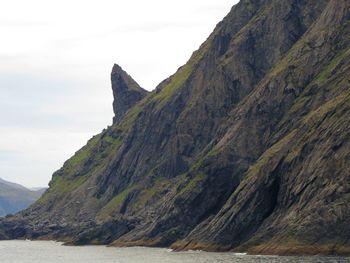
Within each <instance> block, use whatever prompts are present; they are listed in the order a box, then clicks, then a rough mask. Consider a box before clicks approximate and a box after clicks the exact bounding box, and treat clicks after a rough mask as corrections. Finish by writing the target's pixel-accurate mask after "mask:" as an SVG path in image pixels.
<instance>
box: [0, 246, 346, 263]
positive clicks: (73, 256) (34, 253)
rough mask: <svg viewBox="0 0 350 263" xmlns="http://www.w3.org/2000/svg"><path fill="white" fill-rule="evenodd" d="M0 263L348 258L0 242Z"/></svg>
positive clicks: (286, 262) (257, 262) (253, 262)
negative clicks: (268, 255) (248, 254)
mask: <svg viewBox="0 0 350 263" xmlns="http://www.w3.org/2000/svg"><path fill="white" fill-rule="evenodd" d="M0 262H1V263H24V262H25V263H27V262H28V263H32V262H35V263H42V262H52V263H175V262H176V263H214V262H219V263H226V262H230V263H232V262H237V263H265V262H269V263H270V262H271V263H280V262H281V263H282V262H283V263H294V262H309V263H314V262H315V263H316V262H317V263H325V262H327V263H332V262H334V263H338V262H350V258H348V259H347V258H343V259H341V258H332V257H305V258H303V257H274V256H270V257H267V256H247V255H236V254H234V253H206V252H170V250H167V249H157V248H107V247H103V246H88V247H66V246H62V245H61V244H60V243H55V242H51V241H35V242H31V241H0Z"/></svg>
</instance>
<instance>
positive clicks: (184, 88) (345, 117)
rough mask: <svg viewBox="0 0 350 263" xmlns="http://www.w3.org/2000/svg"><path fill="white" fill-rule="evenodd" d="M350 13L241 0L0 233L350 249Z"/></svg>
mask: <svg viewBox="0 0 350 263" xmlns="http://www.w3.org/2000/svg"><path fill="white" fill-rule="evenodd" d="M349 21H350V2H349V1H347V0H308V1H306V0H300V1H295V0H241V1H240V3H239V4H237V5H235V6H234V7H233V8H232V10H231V12H230V13H229V14H228V16H227V17H226V18H224V20H223V21H222V22H220V23H219V24H218V25H217V27H216V28H215V30H214V32H213V33H212V34H211V35H210V37H209V38H208V39H207V40H206V41H205V42H204V43H203V45H202V46H201V47H200V49H199V50H198V51H196V52H194V53H193V55H192V57H191V58H190V60H189V61H188V63H186V65H184V66H183V67H181V68H180V69H179V70H178V71H177V72H176V73H175V74H174V75H173V76H171V77H170V78H168V79H167V80H165V81H164V82H162V83H161V84H160V85H159V86H158V87H157V88H156V89H155V91H153V92H151V93H149V94H147V95H146V96H144V98H143V99H141V100H139V101H138V102H133V103H131V104H133V106H130V107H129V106H127V107H125V108H123V109H124V111H119V110H116V114H119V112H124V113H123V114H124V115H123V117H117V121H116V122H115V123H114V125H113V126H111V127H109V128H108V129H106V130H104V131H103V132H102V133H101V134H99V135H97V136H95V137H93V138H92V139H91V140H90V141H89V142H88V143H87V145H86V146H85V147H83V148H82V149H81V150H79V151H78V152H77V153H76V154H75V155H74V156H73V157H72V158H71V159H69V160H68V161H67V162H66V163H65V164H64V165H63V167H62V168H61V169H60V170H59V171H57V172H56V173H54V175H53V178H52V181H51V183H50V189H49V190H48V191H47V192H46V193H45V195H44V196H43V197H42V198H41V199H40V200H39V201H38V202H37V203H36V204H35V205H34V206H32V207H31V208H30V209H27V210H26V211H24V212H22V213H20V214H17V215H16V216H14V217H11V218H7V219H6V220H3V221H1V222H0V229H1V231H0V234H1V233H2V234H1V235H2V236H5V237H6V238H18V237H26V238H38V237H45V238H55V239H61V240H66V241H68V242H69V243H72V244H87V243H94V244H96V243H97V244H107V243H108V244H113V245H115V246H132V245H144V246H171V247H172V248H174V249H204V250H215V251H220V250H223V251H226V250H234V251H248V252H251V253H269V254H271V253H272V254H319V253H321V254H350V239H349V237H350V227H349V226H350V207H349V204H350V143H349V142H350V140H349V138H350V133H349V131H350V129H349V128H350V89H349V83H350V79H349V76H350V49H349V47H350V32H349V31H350V23H349ZM117 75H118V74H117ZM122 75H123V76H124V77H123V78H122V79H125V74H122ZM126 79H129V78H126ZM130 79H131V78H130ZM130 79H129V80H130ZM112 82H113V77H112ZM132 83H133V82H132ZM127 86H128V87H131V86H133V85H130V84H128V85H127ZM137 87H138V85H137ZM129 89H130V88H129ZM129 89H128V90H129ZM137 90H139V89H137ZM117 95H118V94H117ZM126 97H127V96H126ZM116 98H118V96H116ZM119 98H122V97H119ZM124 101H127V100H124ZM131 104H130V105H131ZM108 229H112V230H111V231H108Z"/></svg>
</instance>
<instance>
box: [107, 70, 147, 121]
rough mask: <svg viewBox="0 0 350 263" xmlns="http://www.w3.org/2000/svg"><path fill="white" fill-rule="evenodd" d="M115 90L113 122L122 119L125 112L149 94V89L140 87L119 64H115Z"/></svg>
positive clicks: (113, 88)
mask: <svg viewBox="0 0 350 263" xmlns="http://www.w3.org/2000/svg"><path fill="white" fill-rule="evenodd" d="M111 81H112V90H113V97H114V101H113V110H114V114H115V116H114V118H113V123H116V122H118V121H120V120H121V119H122V118H123V116H124V115H125V113H126V112H127V111H128V110H129V109H130V108H131V107H132V106H134V105H135V104H136V103H137V102H138V101H140V100H141V99H142V98H144V97H145V96H146V95H147V93H148V92H147V91H146V90H144V89H143V88H141V87H140V85H139V84H137V82H136V81H135V80H134V79H133V78H132V77H130V76H129V74H128V73H126V72H125V71H124V70H123V69H122V68H121V67H120V66H119V65H117V64H114V66H113V69H112V73H111Z"/></svg>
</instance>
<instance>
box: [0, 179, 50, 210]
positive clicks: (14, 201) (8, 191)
mask: <svg viewBox="0 0 350 263" xmlns="http://www.w3.org/2000/svg"><path fill="white" fill-rule="evenodd" d="M44 190H45V189H43V188H40V189H37V190H35V191H34V190H29V189H27V188H25V187H24V186H21V185H19V184H14V183H10V182H7V181H5V180H2V179H1V178H0V217H3V216H6V215H8V214H14V213H17V212H18V211H21V210H23V209H26V208H28V207H29V206H30V205H31V204H33V203H34V202H35V201H36V200H38V199H39V198H40V196H41V195H42V194H43V192H44Z"/></svg>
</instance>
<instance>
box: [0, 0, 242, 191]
mask: <svg viewBox="0 0 350 263" xmlns="http://www.w3.org/2000/svg"><path fill="white" fill-rule="evenodd" d="M237 2H238V0H201V1H198V0H177V1H164V0H163V1H162V0H148V1H144V0H128V1H125V0H124V1H119V0H99V1H97V0H94V1H88V0H60V1H58V0H53V1H47V0H31V1H28V0H11V1H6V2H5V1H4V2H2V5H1V9H0V35H1V41H0V89H1V92H0V102H1V103H0V119H1V121H0V135H1V136H0V178H3V179H6V180H9V181H13V182H16V183H20V184H23V185H25V186H28V187H33V186H45V185H47V183H48V182H49V180H50V179H51V175H52V173H53V172H54V171H55V170H57V169H58V168H60V167H61V166H62V164H63V162H64V161H65V160H66V159H68V158H69V157H70V156H72V155H73V154H74V152H75V151H77V150H78V149H79V148H80V147H81V146H83V145H84V144H85V143H86V141H87V140H88V139H89V138H90V137H91V136H92V135H94V134H97V133H99V132H100V131H101V130H102V129H103V128H105V127H107V126H108V125H110V124H111V121H112V116H113V112H112V99H113V98H112V92H111V88H110V71H111V69H112V66H113V64H114V63H118V64H120V65H121V66H122V67H123V68H124V69H125V70H126V71H127V72H128V73H129V74H130V75H131V76H132V77H133V78H134V79H135V80H136V81H137V82H138V83H139V84H140V85H141V86H142V87H144V88H146V89H148V90H151V89H153V88H154V87H155V86H156V85H157V84H158V83H159V82H160V81H162V80H163V79H165V78H166V77H168V76H169V75H171V74H172V73H174V72H175V71H176V69H177V68H178V67H180V66H181V65H183V64H184V63H185V62H186V61H187V59H188V58H189V57H190V55H191V53H192V52H193V51H194V50H196V49H197V48H198V47H199V45H200V44H201V43H202V42H203V41H204V40H205V39H206V38H207V37H208V36H209V34H210V33H211V32H212V30H213V29H214V27H215V25H216V24H217V23H218V22H219V21H220V20H221V19H222V18H223V17H224V16H225V15H226V14H227V13H228V12H229V10H230V9H231V7H232V6H233V5H234V4H236V3H237Z"/></svg>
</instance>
